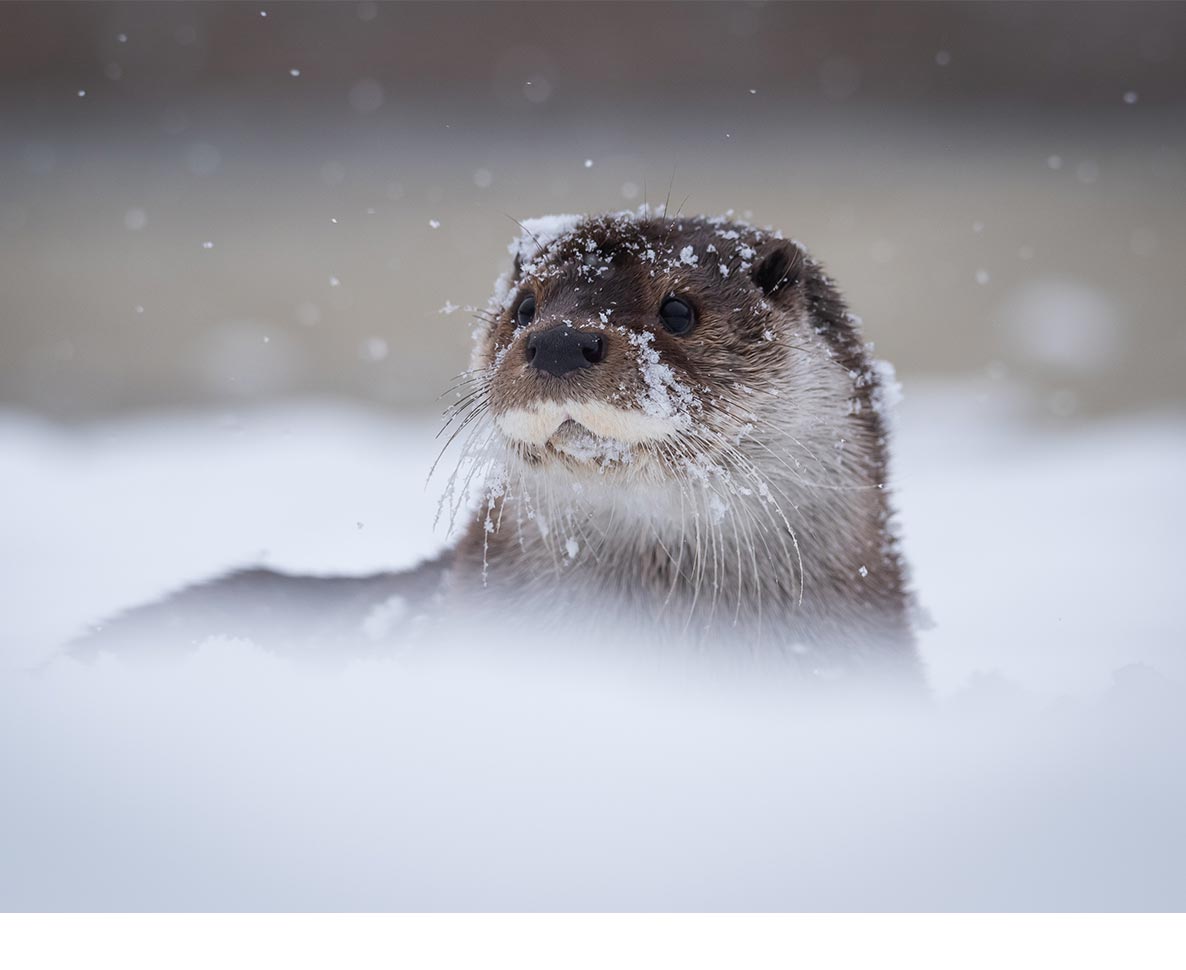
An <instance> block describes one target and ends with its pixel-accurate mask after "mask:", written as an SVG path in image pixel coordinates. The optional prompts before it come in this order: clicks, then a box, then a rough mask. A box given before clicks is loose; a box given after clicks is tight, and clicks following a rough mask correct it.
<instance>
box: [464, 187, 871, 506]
mask: <svg viewBox="0 0 1186 970" xmlns="http://www.w3.org/2000/svg"><path fill="white" fill-rule="evenodd" d="M523 230H524V231H523V234H522V235H521V236H520V237H519V238H518V239H516V240H515V241H514V242H513V243H512V245H511V247H510V251H511V254H512V256H513V257H514V268H513V270H512V271H511V272H510V273H509V274H507V275H506V276H504V277H503V278H501V279H500V280H499V281H498V284H497V287H496V291H495V294H494V296H493V297H492V299H491V301H490V305H489V307H488V309H487V311H486V312H485V313H484V314H483V315H482V323H481V325H480V327H479V329H478V331H477V332H476V334H475V353H474V360H473V364H472V369H471V373H470V374H469V375H468V377H467V380H468V382H469V383H468V384H467V385H466V386H465V388H464V389H463V398H462V401H461V402H460V403H459V405H458V406H457V407H456V409H455V415H456V416H457V417H459V418H461V423H462V424H463V425H464V424H466V423H467V422H468V423H470V424H472V425H473V431H474V433H473V434H472V435H471V436H470V438H469V440H470V445H469V447H468V449H467V454H468V456H469V457H470V458H471V459H475V460H476V459H477V458H478V456H479V455H481V457H482V458H484V459H486V460H488V461H489V462H490V463H491V464H493V465H497V466H498V468H499V469H500V472H502V474H500V473H498V472H496V473H495V474H494V475H492V476H489V479H490V480H491V481H493V483H494V489H495V492H498V490H499V489H500V488H501V487H502V485H503V484H504V483H505V484H506V486H507V491H508V492H509V491H512V490H513V489H512V488H511V483H517V484H518V485H520V486H524V487H526V483H530V482H533V481H539V482H541V483H542V484H543V485H545V486H546V488H541V489H540V490H539V491H540V492H544V491H546V492H547V494H548V495H549V496H555V495H557V494H572V492H573V491H575V492H578V493H580V494H582V495H583V496H584V497H583V498H582V501H585V502H587V501H589V500H590V497H591V496H592V495H593V494H594V493H596V492H598V490H599V489H600V494H602V495H603V496H609V498H610V499H611V500H612V501H614V502H615V503H616V502H618V500H619V498H621V497H622V496H624V495H628V496H629V497H631V498H633V499H636V500H637V501H635V502H634V504H635V506H636V507H639V506H642V507H645V505H646V503H647V502H648V501H651V499H652V498H653V499H654V501H655V503H656V505H655V507H656V510H658V509H659V508H660V507H663V506H664V500H663V499H662V497H661V496H662V495H666V502H667V504H666V506H665V507H666V508H668V509H670V508H671V503H672V502H682V501H683V500H684V499H685V498H686V497H687V495H688V492H689V490H690V489H691V488H692V486H694V485H695V484H696V483H701V484H703V485H704V486H705V489H702V490H701V491H703V492H705V497H706V506H705V507H706V508H708V509H711V508H712V507H713V505H714V504H715V505H717V506H719V505H720V504H721V503H722V502H724V504H726V505H730V504H732V503H733V499H734V498H736V497H738V496H750V495H759V496H761V497H762V498H763V499H764V500H766V501H774V500H775V498H774V497H775V496H776V495H782V496H786V495H787V494H788V493H789V492H790V490H791V488H793V487H795V486H796V485H797V484H804V483H807V482H808V481H811V482H812V483H813V484H822V485H823V486H824V487H825V488H827V487H828V482H832V483H836V482H840V483H845V484H847V483H851V482H852V480H853V478H854V475H856V476H861V475H863V474H864V473H863V472H862V471H861V468H862V464H864V465H867V466H869V469H868V470H869V475H868V477H869V478H873V477H875V476H876V475H879V474H880V468H879V467H873V466H876V465H877V464H878V462H879V460H880V450H879V438H880V434H881V432H880V425H879V424H878V419H877V417H876V415H875V408H874V407H872V406H870V405H871V404H872V403H874V402H873V401H871V400H870V395H871V394H872V393H873V391H874V390H875V387H876V374H875V372H874V371H873V370H872V368H871V367H870V366H869V362H868V360H867V358H866V357H865V352H864V348H863V345H862V344H861V342H860V338H859V334H858V332H857V328H856V326H855V322H854V321H853V320H852V318H850V317H848V316H847V314H846V313H845V312H844V307H843V304H842V303H841V301H840V298H839V296H838V295H837V294H836V292H835V291H834V290H833V289H832V287H831V285H830V283H829V282H828V280H827V278H826V277H825V276H824V275H823V273H822V271H821V268H820V267H819V265H818V264H817V263H815V262H814V261H813V260H811V259H810V258H809V257H808V256H807V254H806V253H805V251H804V250H803V248H802V247H801V246H800V245H798V244H797V243H794V242H791V241H789V240H787V239H784V238H782V237H781V235H779V234H777V233H774V232H771V231H766V230H760V229H756V228H754V227H751V226H748V225H744V224H741V223H736V222H733V221H730V220H729V219H728V218H725V217H722V218H704V217H692V218H682V219H681V218H675V219H669V218H665V217H662V216H657V215H653V214H652V213H650V212H648V211H647V210H646V209H645V208H644V209H643V210H642V211H640V212H638V213H621V214H617V215H611V216H596V217H578V216H564V217H559V216H557V217H548V218H546V219H539V220H532V221H529V222H527V223H525V224H523ZM869 459H873V460H871V461H870V460H869ZM623 484H629V485H630V486H631V487H630V489H629V490H628V491H624V490H623V489H622V488H621V487H620V486H622V485H623ZM569 486H571V488H569ZM648 486H657V490H656V489H650V490H648ZM499 494H503V493H499ZM647 496H651V498H647ZM673 496H674V498H673ZM795 501H797V499H792V500H791V502H792V504H793V503H794V502H795ZM490 504H491V507H492V506H493V502H491V503H490ZM677 507H678V506H677Z"/></svg>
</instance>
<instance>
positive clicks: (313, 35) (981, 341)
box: [0, 0, 1186, 422]
mask: <svg viewBox="0 0 1186 970" xmlns="http://www.w3.org/2000/svg"><path fill="white" fill-rule="evenodd" d="M1184 52H1186V5H1182V4H1149V5H1146V4H1139V3H1124V4H1119V3H1117V4H1109V3H1086V4H1078V3H1055V4H1037V3H1019V4H1012V3H993V4H978V3H960V4H926V3H910V4H887V3H876V4H861V3H844V4H781V3H744V2H735V3H690V4H666V3H639V4H622V5H615V4H609V3H557V4H545V3H521V4H520V3H475V4H468V3H439V4H432V3H412V4H404V3H375V2H362V3H354V2H341V3H267V2H262V0H261V2H259V3H233V4H231V3H77V4H75V3H4V4H2V5H0V257H2V258H0V407H4V408H6V409H19V410H21V411H26V412H33V413H35V414H39V415H43V416H45V417H48V418H52V419H55V420H58V421H63V422H80V421H86V420H88V419H94V418H105V417H111V416H115V415H121V414H127V413H132V412H137V411H142V410H146V409H154V410H159V409H174V408H180V407H192V406H203V407H212V408H219V409H222V408H227V409H232V410H233V409H235V408H239V407H243V406H246V405H249V404H256V403H260V402H268V401H272V400H279V399H287V398H295V397H301V398H309V397H329V398H335V399H346V400H352V401H356V402H360V403H365V404H368V405H371V406H378V407H380V408H384V409H393V410H397V411H408V412H414V411H420V412H426V411H430V410H435V409H437V408H438V407H439V405H438V403H437V402H436V401H435V398H436V395H437V393H438V392H439V391H440V390H441V389H443V388H444V387H445V386H446V384H447V383H448V382H449V380H450V378H451V376H452V375H454V374H456V373H457V372H458V371H460V370H461V369H462V368H463V367H464V365H465V362H466V358H467V355H468V348H469V322H470V321H469V319H468V315H467V314H466V313H464V312H458V313H453V314H448V313H442V312H440V311H441V308H442V307H444V306H445V305H446V304H454V305H462V306H464V305H466V304H482V303H484V302H485V299H486V297H487V295H488V293H489V290H490V285H491V282H492V281H493V279H494V277H495V276H496V275H497V274H498V273H499V272H500V271H501V270H503V269H504V268H505V266H506V262H507V256H506V248H505V247H506V243H507V241H508V240H509V238H510V237H511V236H512V235H513V234H514V233H515V232H516V231H517V230H516V227H515V225H514V223H513V221H512V219H513V218H523V217H525V216H531V215H539V214H543V213H546V212H558V211H560V212H578V211H580V212H583V211H592V210H615V209H621V208H626V207H636V206H638V205H640V204H641V203H642V202H643V201H644V199H645V200H647V201H649V202H651V203H656V202H662V201H663V200H664V199H665V198H666V197H667V196H668V194H669V193H670V198H671V206H672V208H673V209H674V208H675V207H676V206H682V208H683V211H685V212H703V213H709V214H715V213H720V212H724V211H725V210H728V209H734V210H736V211H737V213H738V214H739V215H741V216H744V217H746V218H748V219H752V220H753V221H755V222H757V223H759V224H763V225H773V226H776V227H778V228H781V229H782V230H784V231H785V232H786V233H787V234H788V235H792V236H794V237H795V238H797V239H800V240H802V241H803V242H805V243H806V244H807V245H808V246H809V247H810V248H811V249H812V250H813V251H814V253H815V254H816V255H817V256H819V257H820V258H821V259H823V260H824V261H825V262H826V263H827V264H828V265H829V267H830V268H831V270H832V271H833V273H834V274H835V276H836V277H837V278H838V280H839V281H840V284H841V286H842V287H843V288H844V289H845V291H846V292H847V294H848V296H849V298H850V302H851V304H852V307H853V309H854V311H855V312H856V313H858V314H859V315H860V316H862V317H863V318H864V320H865V323H866V330H867V335H868V337H869V339H871V340H874V341H876V343H877V347H878V351H879V353H880V354H883V355H884V356H887V357H888V358H890V359H891V360H892V361H894V363H895V364H896V365H897V366H898V369H899V372H900V374H901V376H902V377H903V378H904V379H905V381H906V382H907V387H908V388H909V386H910V383H911V381H914V380H919V379H922V378H936V377H938V378H956V379H960V380H965V381H966V380H969V379H970V380H972V381H973V384H971V385H969V386H975V387H979V388H982V389H984V390H983V393H990V392H991V388H992V386H993V383H994V382H1008V383H1009V384H1010V386H1014V387H1021V388H1023V389H1024V391H1025V393H1024V394H1023V395H1022V396H1021V398H1020V400H1019V402H1015V403H1016V406H1017V409H1018V410H1020V411H1021V412H1023V413H1024V414H1025V415H1026V416H1027V417H1028V418H1030V419H1033V420H1037V421H1044V422H1059V421H1074V420H1076V419H1080V418H1082V417H1084V416H1093V415H1103V414H1111V413H1116V412H1123V411H1144V410H1147V409H1150V408H1154V409H1157V408H1165V407H1166V406H1175V405H1181V404H1182V403H1183V400H1184V394H1186V382H1183V381H1182V379H1181V371H1182V368H1183V366H1184V364H1186V328H1184V327H1183V311H1182V307H1183V305H1184V302H1186V274H1184V273H1183V266H1184V265H1186V124H1184V122H1186V57H1184V56H1183V54H1184ZM977 393H980V392H979V391H978V392H977Z"/></svg>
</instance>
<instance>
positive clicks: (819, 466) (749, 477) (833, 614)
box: [81, 206, 917, 675]
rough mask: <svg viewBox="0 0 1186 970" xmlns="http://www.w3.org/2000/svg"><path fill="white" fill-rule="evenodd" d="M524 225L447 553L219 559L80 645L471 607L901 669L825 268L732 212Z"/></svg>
mask: <svg viewBox="0 0 1186 970" xmlns="http://www.w3.org/2000/svg"><path fill="white" fill-rule="evenodd" d="M520 226H521V229H522V232H521V234H520V235H519V236H518V237H517V238H516V239H515V240H514V241H513V242H512V244H511V246H510V255H511V256H512V268H511V270H510V272H509V273H507V274H504V275H503V276H502V277H500V278H499V280H498V281H497V282H496V285H495V290H494V294H493V296H492V297H491V299H490V301H489V303H488V305H487V307H486V308H485V309H482V310H478V311H477V315H476V319H477V321H478V326H477V329H476V331H475V344H474V352H473V359H472V361H471V366H470V368H469V370H468V371H467V372H466V373H465V374H464V375H463V377H462V378H461V380H460V382H459V384H458V386H457V387H456V388H455V392H456V400H455V401H454V402H453V403H452V404H451V405H450V408H449V411H448V412H447V416H448V422H449V424H448V432H449V440H450V441H451V442H455V443H456V444H458V445H459V446H460V457H459V460H458V461H457V464H456V468H455V470H454V472H453V475H452V477H451V479H450V482H449V484H448V487H447V488H446V489H445V494H444V497H443V499H442V505H443V508H444V510H445V512H446V514H447V515H448V517H449V518H450V519H451V520H453V519H455V518H456V517H457V516H462V515H463V516H469V521H468V522H467V523H465V524H464V527H463V528H461V530H460V533H459V535H460V537H459V538H458V539H457V541H456V542H455V543H454V544H453V545H452V547H451V548H449V549H447V550H446V551H444V552H443V553H442V554H441V555H440V556H439V557H438V558H436V559H434V560H432V561H430V562H426V563H422V564H421V565H420V566H418V567H416V568H414V569H412V570H409V571H406V572H402V573H384V574H378V575H374V576H367V577H352V578H343V577H327V578H320V577H300V576H287V575H284V574H281V573H276V572H272V571H269V570H263V569H253V570H247V571H243V572H237V573H232V574H230V575H229V576H224V577H222V578H219V579H216V580H214V581H213V582H210V583H206V584H203V585H200V586H195V587H191V588H188V589H186V590H183V591H181V592H180V593H178V594H175V595H174V596H172V597H169V598H167V599H165V600H163V601H161V602H159V603H156V604H153V605H150V606H147V607H142V608H140V609H138V610H134V611H132V612H131V613H129V614H125V615H124V616H123V617H120V618H117V619H116V620H115V621H114V622H112V623H110V624H106V625H104V626H103V627H102V628H100V629H99V630H96V631H93V632H92V633H91V634H90V635H89V636H88V637H86V638H85V639H84V640H83V641H82V645H81V646H82V648H84V649H85V650H97V649H102V648H104V647H107V646H117V645H120V644H122V643H127V642H128V641H133V640H134V641H137V642H140V643H142V644H144V645H145V647H146V648H148V649H158V648H159V644H160V643H161V641H162V640H163V639H170V638H171V639H173V640H175V641H178V642H182V643H186V644H190V645H196V644H197V643H200V642H201V641H202V640H203V639H205V638H208V637H210V636H217V635H222V636H229V637H247V638H250V639H252V640H254V641H256V642H259V643H262V644H265V645H266V644H267V643H268V642H269V641H271V642H276V643H279V642H283V643H284V644H286V649H292V650H303V651H308V652H325V651H333V650H337V649H340V648H341V647H342V645H343V644H345V643H347V642H357V641H359V640H360V639H362V640H366V639H367V637H360V632H362V631H369V632H370V633H372V634H374V633H375V632H376V629H377V631H378V635H377V636H371V637H370V638H369V639H370V641H372V642H378V643H382V642H383V641H384V640H385V639H386V638H387V637H388V636H389V635H397V636H398V634H399V631H400V629H402V628H403V627H406V626H409V625H412V624H413V620H412V618H413V617H417V618H419V619H420V621H421V622H422V623H424V622H427V623H430V624H431V623H436V622H448V620H449V619H451V618H454V619H455V618H457V617H465V618H466V619H467V620H469V621H471V622H477V623H480V624H483V625H486V624H498V625H501V626H503V627H506V628H508V629H511V628H515V627H516V626H520V625H526V626H528V627H533V628H537V629H543V630H547V631H549V635H555V631H558V630H563V629H564V627H565V625H566V624H568V625H573V624H576V625H578V626H579V628H580V630H581V632H582V633H584V634H586V635H588V634H590V632H591V631H598V630H605V631H612V630H614V629H617V628H626V629H630V630H632V631H639V630H643V631H645V632H646V634H647V636H648V637H655V638H659V639H663V640H664V641H668V640H670V641H676V642H689V643H693V644H696V645H703V644H709V643H711V644H714V645H715V646H716V647H717V648H719V649H723V650H726V651H736V652H738V653H740V654H752V655H775V656H778V657H780V658H785V659H786V662H787V663H788V664H790V665H792V666H794V667H796V668H797V669H802V670H803V671H805V672H808V673H816V674H818V673H820V672H821V671H831V670H841V671H845V672H847V671H855V672H862V671H871V670H894V671H899V672H901V671H904V672H907V673H909V674H911V675H913V672H914V671H916V670H917V658H916V653H915V644H914V635H913V630H912V625H911V622H910V616H911V597H910V594H909V591H908V586H907V580H906V574H905V565H904V562H903V557H902V554H901V551H900V547H899V542H898V539H897V536H896V532H895V529H894V527H893V514H892V507H891V502H890V494H889V489H888V488H887V460H888V440H887V427H886V418H885V410H886V403H887V398H888V396H889V395H890V394H891V393H892V391H893V388H894V387H896V385H895V384H894V383H893V376H892V371H890V370H889V368H888V365H884V364H881V363H879V362H877V361H874V360H873V359H872V358H871V356H870V350H871V347H870V345H867V344H866V343H865V342H864V340H863V337H862V335H861V329H860V321H859V320H858V319H857V318H856V317H854V316H853V315H851V314H850V313H849V312H848V311H847V309H846V306H845V303H844V301H843V299H842V297H841V295H840V293H839V291H838V290H837V288H836V287H835V285H834V284H833V283H832V281H831V279H830V278H829V277H828V275H827V274H826V273H825V271H824V268H823V267H822V266H821V264H820V263H819V262H818V261H816V260H815V259H813V258H812V257H811V256H810V255H809V254H808V252H807V250H806V248H805V247H804V246H803V245H801V244H800V243H798V242H795V241H793V240H790V239H787V238H785V237H784V236H783V235H782V234H781V233H779V232H777V231H773V230H770V229H759V228H756V227H754V226H751V225H748V224H746V223H744V222H742V221H739V220H735V219H733V218H732V216H731V214H727V215H725V216H721V217H704V216H696V217H684V218H680V217H679V215H678V214H677V215H676V216H674V217H668V216H667V215H666V214H665V213H664V212H662V211H661V210H650V209H648V208H647V207H645V206H644V207H643V208H641V209H639V210H637V211H631V212H623V213H616V214H610V215H599V216H551V217H545V218H542V219H536V220H528V221H526V222H523V223H520ZM393 628H394V630H393Z"/></svg>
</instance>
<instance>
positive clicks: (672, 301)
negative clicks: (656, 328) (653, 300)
mask: <svg viewBox="0 0 1186 970" xmlns="http://www.w3.org/2000/svg"><path fill="white" fill-rule="evenodd" d="M659 318H660V319H661V320H662V321H663V326H665V327H666V328H667V329H668V330H669V331H670V332H671V333H674V334H682V333H687V332H688V331H689V330H691V329H692V325H693V324H694V323H695V322H696V314H695V313H693V312H692V307H691V305H690V304H688V303H685V302H684V301H683V300H681V299H680V298H679V297H678V296H669V297H668V298H667V299H666V300H664V301H663V304H662V306H660V307H659Z"/></svg>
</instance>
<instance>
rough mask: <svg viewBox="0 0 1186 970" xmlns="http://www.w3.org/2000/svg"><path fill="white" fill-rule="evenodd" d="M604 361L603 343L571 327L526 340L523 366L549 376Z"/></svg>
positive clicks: (542, 333)
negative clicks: (525, 358) (526, 365)
mask: <svg viewBox="0 0 1186 970" xmlns="http://www.w3.org/2000/svg"><path fill="white" fill-rule="evenodd" d="M604 359H605V341H604V340H602V339H601V337H599V336H598V335H597V334H595V333H587V332H586V331H584V330H574V329H573V328H572V327H563V326H561V327H552V329H551V330H543V331H541V332H540V333H533V334H532V335H531V336H530V337H528V338H527V363H529V364H530V365H531V366H532V367H538V368H539V369H540V370H542V371H546V372H547V373H549V374H551V375H552V376H553V377H563V376H564V375H565V374H567V373H569V372H570V371H574V370H577V369H578V368H580V367H592V366H593V365H594V364H599V363H601V361H602V360H604Z"/></svg>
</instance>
